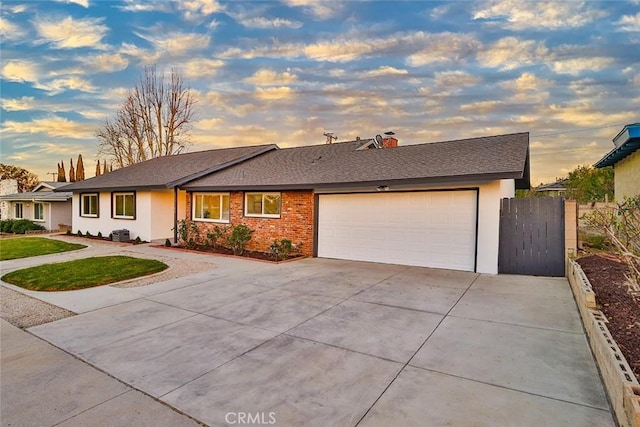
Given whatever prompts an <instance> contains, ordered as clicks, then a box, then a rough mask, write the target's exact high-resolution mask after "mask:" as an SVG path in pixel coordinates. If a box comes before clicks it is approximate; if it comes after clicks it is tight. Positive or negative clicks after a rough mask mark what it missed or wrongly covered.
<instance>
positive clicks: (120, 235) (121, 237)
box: [111, 230, 131, 242]
mask: <svg viewBox="0 0 640 427" xmlns="http://www.w3.org/2000/svg"><path fill="white" fill-rule="evenodd" d="M111 240H112V241H114V242H128V241H129V240H131V235H130V234H129V230H113V231H112V232H111Z"/></svg>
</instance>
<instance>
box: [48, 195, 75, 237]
mask: <svg viewBox="0 0 640 427" xmlns="http://www.w3.org/2000/svg"><path fill="white" fill-rule="evenodd" d="M47 208H49V209H50V210H49V213H50V215H47V212H46V210H47ZM71 209H72V207H71V201H68V202H55V203H51V204H50V205H49V206H45V216H44V217H45V218H48V219H49V224H50V227H51V228H50V230H57V229H58V228H59V226H60V224H64V225H67V226H71V221H72V218H71V212H72V210H71Z"/></svg>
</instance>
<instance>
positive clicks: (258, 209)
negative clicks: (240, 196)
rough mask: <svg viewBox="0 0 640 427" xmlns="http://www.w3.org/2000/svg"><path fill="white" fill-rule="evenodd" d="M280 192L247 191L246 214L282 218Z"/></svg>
mask: <svg viewBox="0 0 640 427" xmlns="http://www.w3.org/2000/svg"><path fill="white" fill-rule="evenodd" d="M280 199H281V196H280V193H245V199H244V200H245V201H244V214H245V216H259V217H266V218H280Z"/></svg>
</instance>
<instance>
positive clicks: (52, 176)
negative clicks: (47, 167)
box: [47, 172, 58, 182]
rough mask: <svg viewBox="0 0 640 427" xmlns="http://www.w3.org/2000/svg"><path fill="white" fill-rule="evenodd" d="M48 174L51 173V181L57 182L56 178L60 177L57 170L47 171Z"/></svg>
mask: <svg viewBox="0 0 640 427" xmlns="http://www.w3.org/2000/svg"><path fill="white" fill-rule="evenodd" d="M47 175H51V181H53V182H55V181H56V178H57V177H58V173H57V172H47Z"/></svg>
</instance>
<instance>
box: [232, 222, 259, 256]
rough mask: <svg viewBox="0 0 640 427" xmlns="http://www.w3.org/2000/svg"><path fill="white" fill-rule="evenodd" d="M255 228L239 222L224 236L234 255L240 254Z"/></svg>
mask: <svg viewBox="0 0 640 427" xmlns="http://www.w3.org/2000/svg"><path fill="white" fill-rule="evenodd" d="M254 231H255V230H251V229H250V228H249V227H247V226H246V225H244V224H239V225H236V226H234V227H232V228H231V232H230V233H229V234H228V235H227V237H226V239H225V240H226V242H227V245H229V248H230V249H231V250H232V251H233V253H234V254H235V255H242V254H243V253H244V248H245V247H246V246H247V243H249V241H250V240H251V235H252V234H253V232H254Z"/></svg>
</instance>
